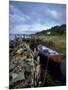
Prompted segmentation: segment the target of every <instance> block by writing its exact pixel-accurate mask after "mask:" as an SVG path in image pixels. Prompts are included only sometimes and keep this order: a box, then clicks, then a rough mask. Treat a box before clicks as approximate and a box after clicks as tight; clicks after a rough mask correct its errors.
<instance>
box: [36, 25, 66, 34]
mask: <svg viewBox="0 0 68 90" xmlns="http://www.w3.org/2000/svg"><path fill="white" fill-rule="evenodd" d="M35 35H66V24H63V25H61V26H54V27H52V28H51V29H48V30H42V31H41V32H37V33H36V34H35Z"/></svg>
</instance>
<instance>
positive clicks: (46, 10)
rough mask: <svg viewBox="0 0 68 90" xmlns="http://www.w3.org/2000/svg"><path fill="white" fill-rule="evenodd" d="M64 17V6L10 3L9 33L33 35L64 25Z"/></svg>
mask: <svg viewBox="0 0 68 90" xmlns="http://www.w3.org/2000/svg"><path fill="white" fill-rule="evenodd" d="M65 17H66V14H65V8H64V5H59V7H58V5H57V6H55V5H53V4H52V5H51V4H50V5H49V4H36V3H34V4H33V3H29V4H28V3H23V2H21V3H20V2H13V3H11V2H10V5H9V20H10V21H9V22H10V24H9V29H10V30H9V31H10V33H14V34H15V33H34V32H37V31H41V30H46V29H48V28H50V27H52V26H55V25H61V24H64V23H65V21H66V19H65Z"/></svg>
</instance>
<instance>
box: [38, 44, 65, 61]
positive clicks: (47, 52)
mask: <svg viewBox="0 0 68 90" xmlns="http://www.w3.org/2000/svg"><path fill="white" fill-rule="evenodd" d="M37 49H38V51H39V54H42V55H43V56H45V57H47V58H48V60H52V61H54V62H60V61H61V60H63V58H64V55H63V54H61V53H58V52H56V51H54V50H52V49H50V48H48V47H46V46H43V45H41V44H40V45H38V46H37Z"/></svg>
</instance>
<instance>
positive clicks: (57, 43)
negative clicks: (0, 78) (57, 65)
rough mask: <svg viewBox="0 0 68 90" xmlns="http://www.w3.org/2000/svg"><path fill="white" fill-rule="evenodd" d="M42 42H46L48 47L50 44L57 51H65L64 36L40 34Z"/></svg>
mask: <svg viewBox="0 0 68 90" xmlns="http://www.w3.org/2000/svg"><path fill="white" fill-rule="evenodd" d="M40 39H41V40H42V41H43V42H48V43H49V44H50V47H51V46H52V47H53V48H54V49H56V50H57V51H59V52H63V53H65V51H66V37H65V36H64V35H63V36H40Z"/></svg>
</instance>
